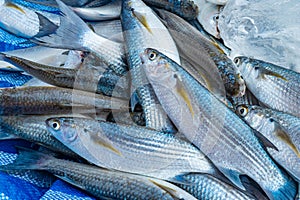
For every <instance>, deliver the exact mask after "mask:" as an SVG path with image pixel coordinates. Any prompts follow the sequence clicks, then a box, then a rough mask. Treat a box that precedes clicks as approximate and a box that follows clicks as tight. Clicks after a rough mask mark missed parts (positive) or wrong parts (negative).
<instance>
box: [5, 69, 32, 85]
mask: <svg viewBox="0 0 300 200" xmlns="http://www.w3.org/2000/svg"><path fill="white" fill-rule="evenodd" d="M30 79H32V77H31V76H28V75H26V74H23V73H22V72H18V71H15V72H13V71H6V70H0V87H1V88H3V87H17V86H22V85H24V84H25V83H26V82H28V81H29V80H30Z"/></svg>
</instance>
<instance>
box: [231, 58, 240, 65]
mask: <svg viewBox="0 0 300 200" xmlns="http://www.w3.org/2000/svg"><path fill="white" fill-rule="evenodd" d="M233 62H234V63H235V64H236V65H239V64H240V63H241V59H239V58H234V59H233Z"/></svg>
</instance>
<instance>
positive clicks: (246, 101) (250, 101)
mask: <svg viewBox="0 0 300 200" xmlns="http://www.w3.org/2000/svg"><path fill="white" fill-rule="evenodd" d="M227 99H228V100H229V101H230V102H231V104H232V108H233V110H234V111H235V110H236V109H237V107H238V106H240V105H259V101H258V100H257V98H256V97H255V96H254V95H253V94H252V93H251V92H250V91H249V90H248V89H247V88H246V91H245V94H244V95H243V96H241V97H227Z"/></svg>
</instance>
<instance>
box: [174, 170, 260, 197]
mask: <svg viewBox="0 0 300 200" xmlns="http://www.w3.org/2000/svg"><path fill="white" fill-rule="evenodd" d="M183 179H184V180H187V181H188V182H189V183H191V184H176V185H178V186H179V187H180V188H182V189H184V190H185V191H187V192H189V193H190V194H192V195H193V196H194V197H196V198H197V199H202V200H230V199H232V200H236V199H239V200H242V199H252V200H254V199H255V198H254V197H252V196H251V195H249V194H247V193H245V192H243V191H240V190H239V189H237V188H235V187H234V186H231V185H229V184H227V183H225V182H222V181H221V180H219V179H217V178H215V177H213V176H210V175H207V174H187V175H184V176H183Z"/></svg>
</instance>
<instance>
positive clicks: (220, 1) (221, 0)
mask: <svg viewBox="0 0 300 200" xmlns="http://www.w3.org/2000/svg"><path fill="white" fill-rule="evenodd" d="M207 1H208V2H211V3H213V4H216V5H226V3H227V1H228V0H207Z"/></svg>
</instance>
